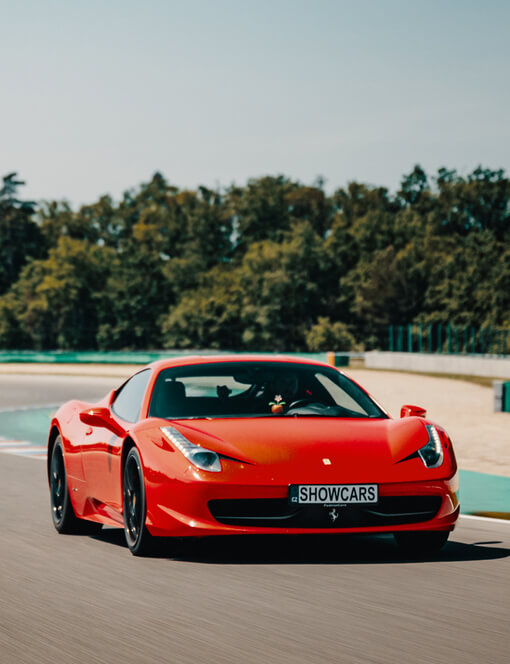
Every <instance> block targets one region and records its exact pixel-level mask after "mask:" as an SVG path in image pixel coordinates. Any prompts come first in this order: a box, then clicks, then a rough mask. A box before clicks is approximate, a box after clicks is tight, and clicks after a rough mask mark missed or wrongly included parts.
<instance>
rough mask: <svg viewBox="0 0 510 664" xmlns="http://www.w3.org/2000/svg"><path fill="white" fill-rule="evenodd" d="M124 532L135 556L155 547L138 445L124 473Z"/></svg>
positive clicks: (144, 553) (126, 462)
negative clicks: (147, 518) (148, 524)
mask: <svg viewBox="0 0 510 664" xmlns="http://www.w3.org/2000/svg"><path fill="white" fill-rule="evenodd" d="M123 480H124V481H123V489H122V493H123V501H122V503H123V513H124V534H125V536H126V543H127V545H128V547H129V550H130V551H131V553H132V554H133V555H134V556H144V555H147V554H148V553H151V552H152V551H153V548H154V538H153V537H152V535H151V534H150V533H149V531H148V530H147V527H146V526H145V517H146V515H147V506H146V503H145V483H144V479H143V470H142V462H141V460H140V455H139V454H138V450H137V449H136V447H132V448H131V449H130V450H129V452H128V454H127V456H126V461H125V464H124V473H123Z"/></svg>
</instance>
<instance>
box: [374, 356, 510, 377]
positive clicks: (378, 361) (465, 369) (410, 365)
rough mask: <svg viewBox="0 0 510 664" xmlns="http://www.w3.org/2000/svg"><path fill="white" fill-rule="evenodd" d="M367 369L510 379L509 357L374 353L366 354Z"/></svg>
mask: <svg viewBox="0 0 510 664" xmlns="http://www.w3.org/2000/svg"><path fill="white" fill-rule="evenodd" d="M365 366H366V367H367V369H394V370H398V371H421V372H424V373H448V374H460V375H465V376H489V377H493V378H506V379H510V357H503V358H498V357H487V356H483V357H473V356H468V355H441V354H432V353H430V354H429V353H389V352H380V351H375V350H374V351H370V352H368V353H365Z"/></svg>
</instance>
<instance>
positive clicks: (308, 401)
mask: <svg viewBox="0 0 510 664" xmlns="http://www.w3.org/2000/svg"><path fill="white" fill-rule="evenodd" d="M311 403H313V401H312V400H311V399H297V401H293V402H292V403H291V404H290V406H289V407H288V410H291V408H299V406H308V404H311Z"/></svg>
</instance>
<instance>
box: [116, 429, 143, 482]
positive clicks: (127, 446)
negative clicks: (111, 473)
mask: <svg viewBox="0 0 510 664" xmlns="http://www.w3.org/2000/svg"><path fill="white" fill-rule="evenodd" d="M133 447H136V448H137V449H138V447H137V446H136V443H135V441H134V440H133V439H132V438H131V436H126V438H125V440H124V443H123V444H122V453H121V457H120V486H121V489H122V490H124V465H125V463H126V457H127V455H128V452H129V450H130V449H131V448H133ZM138 453H140V452H138Z"/></svg>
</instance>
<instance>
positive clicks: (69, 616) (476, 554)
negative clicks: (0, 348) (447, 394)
mask: <svg viewBox="0 0 510 664" xmlns="http://www.w3.org/2000/svg"><path fill="white" fill-rule="evenodd" d="M6 378H7V377H2V379H1V380H0V385H1V386H2V387H1V389H0V399H2V403H3V407H6V403H5V402H6V401H8V405H10V406H12V407H14V406H16V405H44V404H49V403H56V402H58V401H60V400H62V399H65V398H68V397H71V396H76V397H83V398H94V397H96V396H100V395H101V394H103V393H104V392H105V391H106V390H108V389H109V387H110V386H111V383H112V382H113V384H115V383H116V380H113V381H108V380H104V379H101V380H97V379H93V378H87V379H85V378H83V379H79V380H77V381H75V379H72V380H71V381H70V379H69V378H65V379H63V378H62V379H56V378H51V379H50V378H48V379H44V380H42V379H41V381H35V380H34V381H33V383H30V382H28V383H27V384H23V385H21V384H20V383H18V384H17V388H16V389H17V390H18V392H16V390H15V386H14V385H13V383H12V381H9V380H7V381H6V382H5V380H6ZM43 383H44V385H43ZM381 400H383V399H381ZM0 433H1V432H0ZM0 486H1V487H2V505H1V510H0V528H1V539H0V662H1V664H22V663H25V662H26V663H30V664H31V663H34V664H35V663H37V664H44V663H46V662H48V663H51V664H54V663H55V662H60V661H63V662H66V664H73V663H80V664H81V663H83V664H95V663H103V662H105V663H117V662H119V663H122V664H128V663H131V662H132V663H136V664H143V663H145V662H147V663H149V662H151V663H152V662H158V663H162V662H165V663H166V662H171V663H172V664H173V663H175V664H188V663H189V664H191V663H193V664H197V663H199V662H207V663H208V664H216V663H218V664H220V663H221V664H225V663H230V662H232V663H236V664H238V663H239V664H251V663H255V662H256V663H262V662H263V663H271V664H283V663H287V662H288V663H289V664H291V663H292V664H301V663H303V664H304V663H305V662H306V663H307V664H310V663H313V664H315V663H316V662H317V663H318V664H319V663H320V664H325V663H330V662H331V663H333V662H335V663H337V662H346V663H353V664H366V663H372V662H373V663H379V662H381V663H391V664H394V663H395V662H405V663H406V664H418V663H420V664H428V663H430V664H432V663H441V664H445V663H446V662H448V664H457V663H458V664H475V663H476V664H479V663H480V662H485V663H487V664H507V663H508V661H509V657H510V655H509V652H510V619H509V614H510V557H509V554H510V523H508V522H496V521H488V520H478V519H474V518H467V517H466V518H462V519H461V521H460V524H459V526H458V528H457V529H456V531H455V532H454V533H453V535H452V537H451V541H450V542H449V543H448V544H447V546H446V547H445V549H444V551H443V552H442V554H441V555H440V556H437V557H435V558H434V559H431V560H428V561H413V562H410V561H406V560H404V559H403V558H402V557H401V556H400V555H399V553H398V550H397V549H396V547H395V546H394V544H393V540H392V539H391V538H390V537H370V538H354V537H353V538H339V537H313V538H308V537H295V538H286V539H284V540H282V539H277V540H275V539H272V538H253V539H247V538H244V539H241V540H235V539H234V540H233V539H231V538H228V539H217V540H211V541H203V542H195V543H191V544H189V543H188V544H178V545H177V546H175V545H174V547H173V548H171V547H170V548H168V549H167V550H166V551H165V550H163V552H162V553H161V554H160V555H158V556H157V557H153V558H147V559H139V558H134V557H132V556H131V555H130V553H129V552H128V550H127V548H126V547H125V545H124V541H123V534H122V532H121V531H119V530H115V529H104V530H103V532H102V533H101V535H100V536H98V537H95V538H92V537H87V536H84V537H80V536H63V535H58V534H57V533H56V531H55V530H54V529H53V526H52V524H51V519H50V512H49V499H48V490H47V483H46V477H45V464H44V463H43V462H41V461H40V460H36V459H27V458H23V457H18V456H9V455H0Z"/></svg>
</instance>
